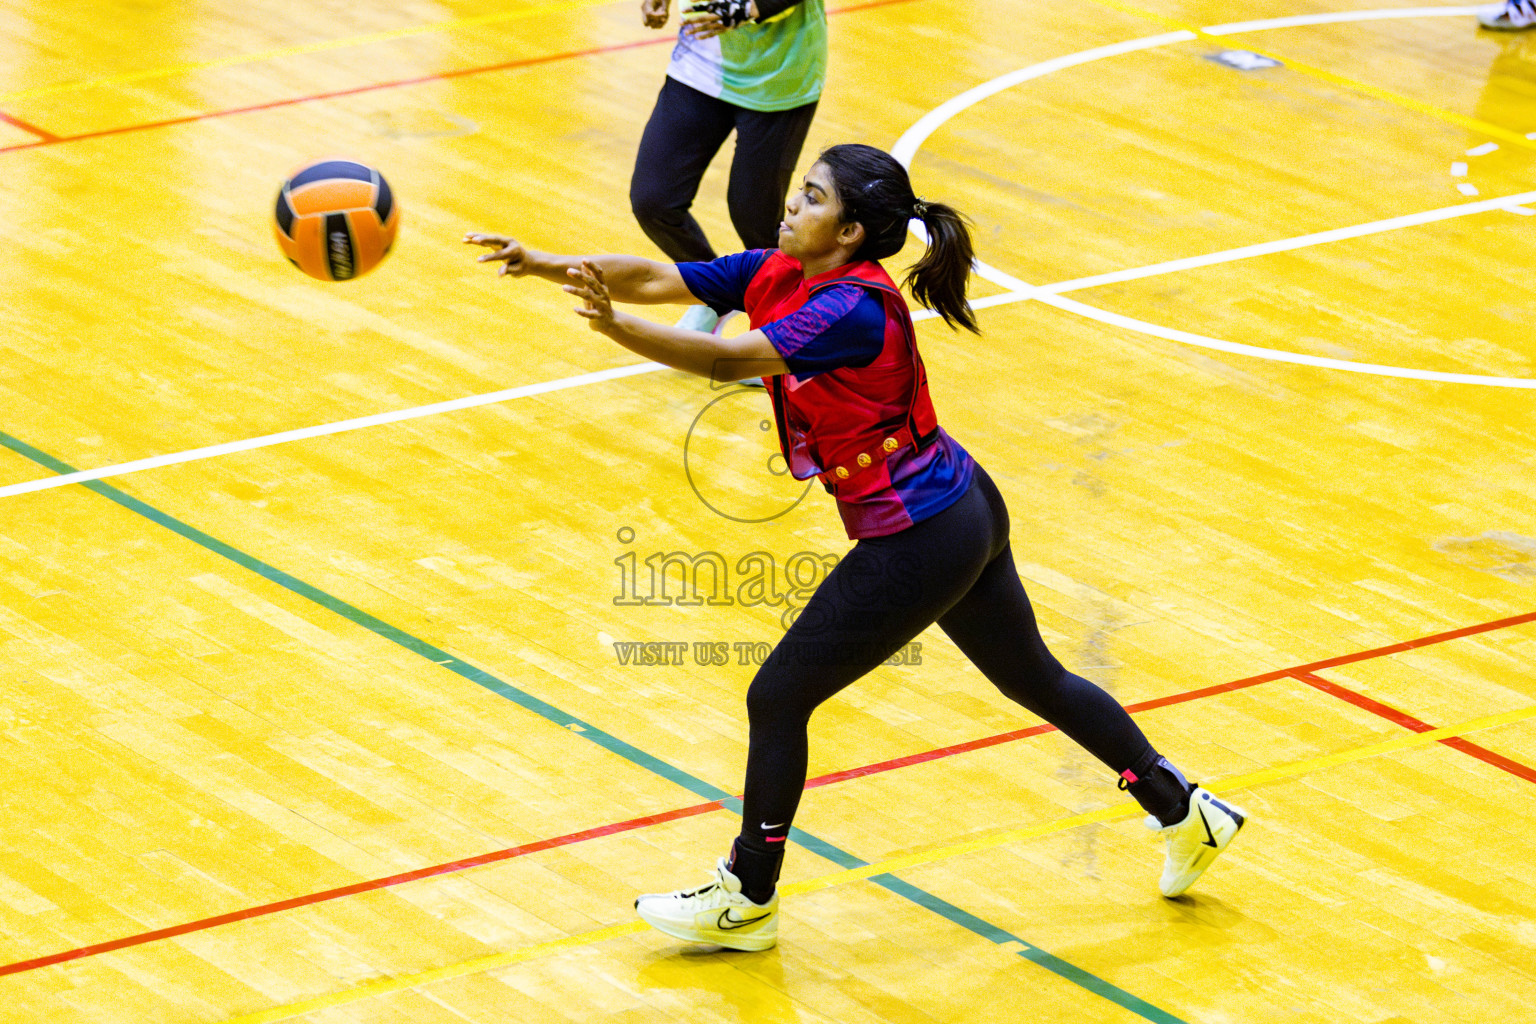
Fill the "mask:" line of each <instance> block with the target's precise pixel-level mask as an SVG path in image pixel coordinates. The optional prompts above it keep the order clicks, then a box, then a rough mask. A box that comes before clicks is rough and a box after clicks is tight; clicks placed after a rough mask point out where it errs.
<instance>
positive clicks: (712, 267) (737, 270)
mask: <svg viewBox="0 0 1536 1024" xmlns="http://www.w3.org/2000/svg"><path fill="white" fill-rule="evenodd" d="M772 252H773V250H772V249H751V250H748V251H747V252H738V253H735V254H733V255H731V256H721V257H720V258H719V259H713V260H709V261H708V262H706V263H679V264H678V265H677V271H678V273H680V274H682V275H683V284H685V285H687V286H688V290H689V291H690V292H692V293H693V297H694V298H696V299H698V300H699V301H700V302H702V303H704V305H706V306H708V307H709V308H710V309H713V310H714V311H715V312H716V313H718V314H720V315H721V316H724V315H725V314H726V313H729V312H730V311H731V310H733V309H741V310H744V309H746V308H747V305H746V294H747V285H749V284H751V283H752V278H753V277H755V276H756V275H757V272H758V270H759V268H761V267H762V265H763V263H764V261H766V260H767V259H768V256H769V254H770V253H772Z"/></svg>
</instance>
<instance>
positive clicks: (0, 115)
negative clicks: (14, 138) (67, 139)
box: [0, 110, 59, 152]
mask: <svg viewBox="0 0 1536 1024" xmlns="http://www.w3.org/2000/svg"><path fill="white" fill-rule="evenodd" d="M0 121H4V122H5V123H6V124H8V125H11V126H13V127H15V128H20V129H21V130H22V131H24V132H26V133H28V134H29V135H36V136H37V137H38V138H39V139H41V140H42V143H43V144H47V143H50V142H58V141H59V137H58V136H57V135H54V134H52V133H51V132H45V131H43V130H42V129H41V128H38V127H36V126H34V125H30V124H28V123H27V122H25V121H23V120H22V119H21V118H19V117H12V116H11V115H10V114H7V113H6V112H5V111H3V110H0ZM27 145H29V146H30V145H36V143H27ZM6 148H7V149H20V148H24V147H20V146H8V147H6ZM0 152H4V150H0Z"/></svg>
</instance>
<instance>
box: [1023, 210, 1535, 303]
mask: <svg viewBox="0 0 1536 1024" xmlns="http://www.w3.org/2000/svg"><path fill="white" fill-rule="evenodd" d="M1533 201H1536V192H1520V193H1517V194H1515V195H1512V196H1500V197H1497V198H1494V199H1483V200H1479V201H1478V202H1475V203H1457V204H1456V205H1455V206H1442V207H1440V208H1439V209H1436V210H1424V211H1422V212H1420V213H1407V214H1404V215H1403V216H1401V217H1389V218H1387V219H1386V220H1376V221H1371V222H1370V223H1369V224H1355V225H1352V226H1350V227H1347V228H1332V229H1330V230H1328V231H1318V232H1315V233H1313V234H1310V235H1297V236H1296V237H1295V238H1283V239H1280V240H1278V241H1274V242H1259V243H1257V244H1255V245H1244V246H1241V247H1239V248H1236V249H1224V250H1222V251H1221V252H1213V253H1207V254H1206V255H1204V256H1187V257H1185V258H1184V259H1178V260H1168V261H1167V262H1166V263H1152V264H1148V265H1147V266H1145V267H1133V268H1131V269H1129V270H1116V271H1112V272H1110V273H1108V274H1095V275H1093V276H1092V277H1077V278H1073V279H1072V280H1070V281H1061V282H1058V283H1056V284H1045V285H1041V286H1040V287H1039V289H1038V290H1039V291H1042V292H1049V293H1050V294H1052V295H1060V294H1061V293H1062V292H1074V291H1078V290H1080V289H1083V288H1095V287H1098V286H1099V285H1105V284H1118V283H1119V282H1121V281H1134V280H1136V279H1138V278H1142V277H1154V276H1156V275H1158V274H1171V273H1174V272H1176V271H1180V270H1192V269H1194V268H1196V267H1208V266H1210V265H1212V264H1214V263H1230V262H1232V261H1234V260H1244V259H1249V258H1250V257H1253V256H1269V255H1272V254H1274V253H1279V252H1290V251H1291V250H1293V249H1305V248H1307V247H1309V246H1313V245H1322V244H1324V243H1326V242H1338V241H1342V240H1344V239H1346V238H1363V237H1365V236H1366V235H1376V234H1381V233H1382V232H1386V231H1396V230H1398V229H1399V228H1410V227H1417V226H1418V225H1420V224H1433V223H1435V222H1436V221H1442V220H1454V219H1455V218H1457V217H1469V216H1471V215H1473V214H1476V213H1489V212H1491V211H1493V210H1503V209H1506V208H1507V207H1510V206H1518V205H1520V204H1521V203H1529V202H1533Z"/></svg>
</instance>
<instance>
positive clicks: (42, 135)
mask: <svg viewBox="0 0 1536 1024" xmlns="http://www.w3.org/2000/svg"><path fill="white" fill-rule="evenodd" d="M912 2H913V0H869V2H868V3H862V4H850V5H848V6H847V7H839V8H837V9H836V10H832V11H828V12H827V16H828V17H831V16H833V15H835V14H851V13H853V12H855V11H867V10H870V9H871V8H875V7H888V6H890V5H892V4H904V3H912ZM676 41H677V37H676V36H674V35H668V34H662V35H658V36H657V37H655V38H653V39H638V40H634V41H631V42H628V43H612V44H610V45H608V46H594V47H592V48H590V49H586V50H567V51H565V52H564V53H552V54H546V55H545V56H542V57H525V58H523V59H521V60H509V61H505V62H503V63H500V64H486V65H483V66H480V67H473V68H460V69H458V70H457V71H441V72H437V73H435V74H431V75H420V76H418V77H415V78H397V79H394V80H392V81H388V82H374V83H372V84H370V85H359V86H354V87H353V88H351V89H337V90H336V91H334V92H317V93H312V94H310V95H308V96H295V97H293V98H291V99H286V100H273V101H271V102H270V103H256V104H253V105H251V106H248V107H231V108H230V109H228V110H210V111H205V112H203V113H201V114H188V115H186V116H185V117H172V118H167V119H166V120H164V121H146V122H144V123H142V124H130V125H123V126H120V127H117V128H102V129H99V130H97V131H93V132H81V133H80V134H79V135H51V134H49V133H48V132H44V131H40V130H39V129H37V128H33V127H32V126H30V125H28V124H25V123H24V122H21V121H17V120H14V119H13V118H10V117H8V116H6V115H5V114H4V113H3V112H0V119H4V120H6V121H9V122H10V123H11V124H14V125H15V126H16V127H18V128H22V129H24V130H26V131H29V132H31V133H32V134H33V135H37V136H39V139H38V141H36V142H23V143H20V144H18V145H15V146H0V153H11V152H15V151H16V150H21V149H37V148H39V147H41V146H53V145H57V144H59V143H61V142H81V141H83V140H85V139H100V138H105V137H107V136H109V135H124V134H127V133H129V132H142V131H148V130H150V129H152V128H170V127H173V126H175V125H179V124H193V123H195V122H198V121H211V120H213V119H215V118H220V117H230V116H232V115H234V114H251V113H255V112H257V111H261V110H277V109H280V108H282V107H292V106H297V105H298V104H300V103H313V102H316V101H319V100H333V99H338V98H340V97H343V96H358V95H361V94H363V93H369V92H378V91H380V90H382V89H399V88H401V87H403V86H408V85H423V84H425V83H427V82H446V81H449V80H451V79H454V78H463V77H465V76H467V75H483V74H487V73H489V72H492V71H513V70H516V69H518V68H527V67H534V66H537V65H539V64H552V63H555V62H556V61H562V60H574V59H576V58H578V57H595V56H598V55H599V54H604V53H619V52H621V51H623V50H634V49H638V48H640V47H642V46H663V45H669V44H672V43H675V42H676Z"/></svg>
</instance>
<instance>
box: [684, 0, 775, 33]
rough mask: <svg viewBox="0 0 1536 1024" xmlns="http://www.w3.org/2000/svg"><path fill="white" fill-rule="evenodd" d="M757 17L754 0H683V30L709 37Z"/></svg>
mask: <svg viewBox="0 0 1536 1024" xmlns="http://www.w3.org/2000/svg"><path fill="white" fill-rule="evenodd" d="M756 18H757V4H756V3H755V2H754V0H683V31H684V32H685V33H687V34H688V36H689V38H691V39H710V38H713V37H714V36H718V35H719V34H720V33H722V32H727V31H729V30H730V29H733V28H735V27H736V26H738V25H745V24H746V23H747V22H749V21H754V20H756Z"/></svg>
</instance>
